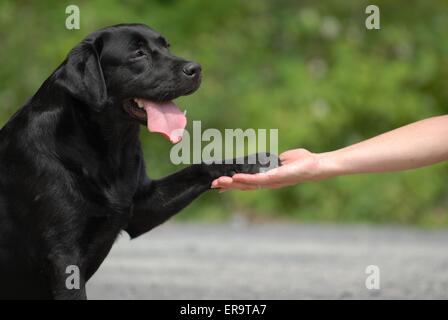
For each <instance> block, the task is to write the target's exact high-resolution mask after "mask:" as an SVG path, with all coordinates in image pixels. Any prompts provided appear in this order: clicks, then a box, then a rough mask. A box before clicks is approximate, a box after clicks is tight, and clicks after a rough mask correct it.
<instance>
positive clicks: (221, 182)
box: [212, 176, 233, 188]
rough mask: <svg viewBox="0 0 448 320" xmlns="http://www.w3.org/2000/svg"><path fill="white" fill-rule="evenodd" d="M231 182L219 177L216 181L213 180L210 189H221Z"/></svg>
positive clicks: (230, 179)
mask: <svg viewBox="0 0 448 320" xmlns="http://www.w3.org/2000/svg"><path fill="white" fill-rule="evenodd" d="M232 182H233V179H232V178H231V177H226V176H223V177H219V178H218V179H215V180H214V181H213V182H212V188H223V187H226V186H228V185H229V184H231V183H232Z"/></svg>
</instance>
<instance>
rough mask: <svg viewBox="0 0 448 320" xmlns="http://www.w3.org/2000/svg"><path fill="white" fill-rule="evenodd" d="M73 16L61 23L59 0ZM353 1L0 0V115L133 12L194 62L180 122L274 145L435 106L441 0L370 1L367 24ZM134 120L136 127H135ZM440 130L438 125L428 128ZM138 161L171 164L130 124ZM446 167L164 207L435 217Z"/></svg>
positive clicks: (443, 15)
mask: <svg viewBox="0 0 448 320" xmlns="http://www.w3.org/2000/svg"><path fill="white" fill-rule="evenodd" d="M69 4H76V5H78V6H79V7H80V10H81V29H80V30H75V31H69V30H67V29H66V28H65V19H66V14H65V7H66V6H67V5H69ZM368 4H370V2H366V1H319V3H317V1H281V0H277V1H273V0H272V1H268V0H246V1H243V0H241V1H237V0H225V1H217V0H214V1H200V0H179V1H174V0H172V1H140V0H128V1H110V0H108V1H48V0H46V1H7V0H1V1H0V39H1V43H0V61H1V68H0V103H1V104H0V106H1V109H0V123H1V125H3V124H4V123H5V122H6V121H7V119H8V118H9V117H10V116H11V115H12V114H13V113H14V112H15V110H17V109H18V108H19V107H20V106H21V105H23V104H24V103H25V101H26V100H27V99H28V98H29V97H30V96H31V95H32V94H33V93H34V92H35V91H36V90H37V89H38V87H39V85H40V84H41V83H42V82H43V81H44V80H45V79H46V77H48V75H49V74H50V73H51V72H52V71H53V70H54V69H55V68H56V67H57V66H58V65H59V63H60V62H61V61H62V60H63V59H64V57H65V55H66V54H67V52H68V51H69V50H70V48H72V47H73V46H74V45H75V44H76V43H78V42H79V41H80V40H81V39H82V38H83V37H84V36H85V35H87V34H88V33H90V32H92V31H94V30H95V29H97V28H100V27H104V26H107V25H112V24H116V23H125V22H142V23H146V24H148V25H150V26H151V27H153V28H154V29H156V30H157V31H159V32H160V33H162V34H163V35H164V36H165V37H166V38H167V39H168V40H169V41H170V43H171V50H172V52H173V53H175V54H177V55H180V56H183V57H186V58H190V59H194V60H195V61H198V62H200V63H201V64H202V67H203V70H204V75H203V76H204V77H203V85H202V87H201V88H200V90H199V91H198V92H197V93H195V94H194V95H193V96H189V97H184V98H181V99H179V100H178V101H179V102H178V104H179V105H180V106H188V117H189V128H191V124H192V121H193V120H202V127H203V129H206V128H218V129H220V130H224V128H243V129H246V128H266V129H269V128H278V129H279V149H280V151H284V150H287V149H292V148H297V147H304V148H308V149H310V150H312V151H314V152H324V151H329V150H334V149H336V148H340V147H343V146H346V145H348V144H351V143H354V142H356V141H360V140H362V139H366V138H368V137H371V136H374V135H376V134H379V133H381V132H384V131H387V130H390V129H393V128H395V127H398V126H401V125H404V124H406V123H409V122H412V121H415V120H418V119H422V118H425V117H430V116H434V115H441V114H444V113H447V108H448V90H447V85H446V79H447V76H448V67H447V66H448V64H447V62H448V61H447V60H448V41H447V40H448V39H447V30H448V28H447V24H448V2H447V1H415V0H414V1H380V0H376V1H374V4H376V5H378V6H379V7H380V10H381V30H367V29H366V28H365V25H364V22H365V19H366V17H367V15H366V14H365V8H366V6H367V5H368ZM142 131H144V130H142ZM440 138H441V139H447V137H440ZM142 140H143V142H144V151H145V156H146V159H147V166H148V172H149V174H150V175H151V177H154V178H157V177H162V176H164V175H166V174H169V173H171V172H174V171H175V170H178V169H179V166H174V165H172V164H170V162H169V151H170V148H171V145H170V144H169V143H168V142H167V141H166V140H164V139H163V138H162V137H161V136H159V135H154V134H149V133H147V132H146V131H145V132H142ZM447 177H448V167H447V166H446V164H439V165H436V166H433V167H430V168H425V169H419V170H414V171H409V172H403V173H394V174H378V175H359V176H351V177H340V178H335V179H331V180H328V181H322V182H317V183H316V182H313V183H306V184H303V185H299V186H296V187H291V188H286V189H282V190H273V191H267V190H263V191H257V192H236V191H232V192H227V193H224V194H218V193H217V192H209V193H208V194H206V195H204V196H202V197H201V199H200V200H199V201H196V202H195V203H194V204H193V205H191V206H190V207H189V208H187V209H186V210H184V211H183V213H181V214H180V215H179V216H178V219H201V220H223V219H228V218H229V217H231V216H232V215H242V216H244V217H246V218H248V219H250V220H254V221H259V220H268V221H271V220H273V221H276V220H282V219H291V220H295V221H325V222H352V221H353V222H375V223H405V224H418V225H424V226H446V225H448V215H447V208H448V183H447Z"/></svg>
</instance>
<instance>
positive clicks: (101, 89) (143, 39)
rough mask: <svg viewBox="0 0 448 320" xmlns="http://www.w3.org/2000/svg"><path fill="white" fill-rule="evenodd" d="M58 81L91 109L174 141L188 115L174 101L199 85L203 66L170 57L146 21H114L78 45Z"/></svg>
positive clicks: (164, 44)
mask: <svg viewBox="0 0 448 320" xmlns="http://www.w3.org/2000/svg"><path fill="white" fill-rule="evenodd" d="M56 82H57V83H58V84H59V85H61V86H62V87H63V88H64V89H65V90H67V91H68V92H69V94H71V95H72V96H74V97H75V98H76V99H77V100H80V101H81V102H83V103H84V104H86V105H88V106H89V107H91V108H92V109H93V110H94V111H95V112H116V113H117V114H118V115H120V117H121V119H122V120H124V121H126V120H127V121H137V122H140V123H142V124H145V125H147V127H148V130H149V131H152V132H159V133H161V134H163V135H164V136H165V137H167V138H168V139H169V140H170V141H171V142H173V143H176V142H178V141H180V140H181V137H182V130H183V129H184V127H185V125H186V118H185V115H184V114H183V113H182V112H181V111H180V110H179V109H178V108H177V106H176V105H175V104H174V103H173V102H172V100H173V99H175V98H177V97H179V96H182V95H187V94H190V93H192V92H194V91H195V90H196V89H198V87H199V85H200V82H201V66H200V65H199V64H197V63H195V62H191V61H187V60H185V59H182V58H179V57H176V56H174V55H172V54H171V53H170V51H169V44H168V42H167V40H166V39H165V38H164V37H162V36H161V35H160V34H159V33H157V32H155V31H154V30H152V29H150V28H149V27H147V26H145V25H142V24H126V25H116V26H112V27H108V28H105V29H101V30H98V31H96V32H94V33H92V34H90V35H89V36H88V37H87V38H86V39H84V40H83V41H82V42H81V43H80V44H79V45H78V46H76V47H75V48H74V49H73V50H72V51H71V52H70V53H69V55H68V57H67V59H66V61H65V63H64V64H63V65H62V67H61V69H60V73H59V74H58V77H57V81H56ZM117 106H118V107H117ZM111 108H114V110H110V109H111ZM117 108H118V109H120V110H115V109H117ZM108 109H109V110H108Z"/></svg>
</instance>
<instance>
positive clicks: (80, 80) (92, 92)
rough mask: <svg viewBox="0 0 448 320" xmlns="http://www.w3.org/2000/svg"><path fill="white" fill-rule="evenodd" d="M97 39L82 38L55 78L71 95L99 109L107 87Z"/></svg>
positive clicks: (102, 103)
mask: <svg viewBox="0 0 448 320" xmlns="http://www.w3.org/2000/svg"><path fill="white" fill-rule="evenodd" d="M101 47H102V46H101V44H99V41H98V40H84V41H83V42H81V43H80V44H79V45H78V46H76V47H75V48H73V49H72V51H71V52H70V53H69V55H68V56H67V59H66V61H65V63H64V64H63V65H62V68H61V69H60V73H59V75H58V78H57V80H56V83H57V84H59V85H60V86H61V87H62V88H64V89H66V90H67V91H68V92H69V93H70V94H71V95H72V96H73V97H75V98H76V99H78V100H80V101H82V102H84V103H85V104H87V105H89V106H91V107H92V108H93V109H94V110H96V111H101V110H102V109H103V108H104V106H105V104H106V101H107V88H106V83H105V81H104V75H103V70H102V69H101V64H100V59H99V51H100V50H101Z"/></svg>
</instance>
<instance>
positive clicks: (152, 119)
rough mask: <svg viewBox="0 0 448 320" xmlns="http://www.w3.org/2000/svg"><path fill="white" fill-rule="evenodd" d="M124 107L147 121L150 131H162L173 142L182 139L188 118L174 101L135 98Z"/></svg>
mask: <svg viewBox="0 0 448 320" xmlns="http://www.w3.org/2000/svg"><path fill="white" fill-rule="evenodd" d="M124 109H125V110H126V112H127V113H129V115H130V116H132V117H133V118H136V119H137V120H139V121H140V122H142V123H145V124H146V125H147V127H148V130H149V131H150V132H157V133H160V134H162V135H163V136H164V137H165V138H167V139H168V140H169V141H171V142H172V143H178V142H179V141H181V140H182V135H183V131H184V129H185V126H186V125H187V118H186V116H185V114H184V113H183V112H182V111H180V109H179V108H178V107H177V106H176V105H175V104H174V102H173V101H164V102H154V101H150V100H146V99H133V100H131V101H130V103H126V104H125V107H124Z"/></svg>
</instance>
